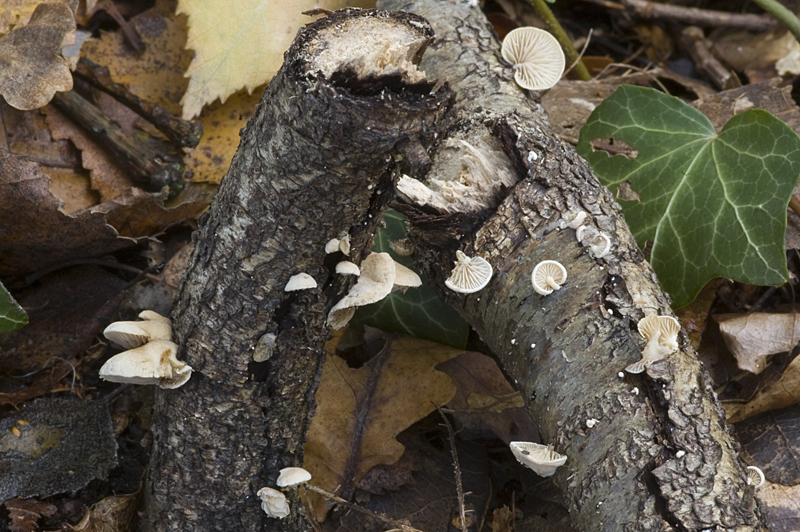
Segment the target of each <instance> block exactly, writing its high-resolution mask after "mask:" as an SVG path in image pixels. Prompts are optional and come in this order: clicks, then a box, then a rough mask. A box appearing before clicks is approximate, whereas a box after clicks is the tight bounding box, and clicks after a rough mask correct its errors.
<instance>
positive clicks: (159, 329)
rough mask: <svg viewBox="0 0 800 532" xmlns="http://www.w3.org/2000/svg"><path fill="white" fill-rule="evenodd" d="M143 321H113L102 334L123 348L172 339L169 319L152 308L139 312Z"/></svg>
mask: <svg viewBox="0 0 800 532" xmlns="http://www.w3.org/2000/svg"><path fill="white" fill-rule="evenodd" d="M139 317H140V318H141V319H142V320H144V321H115V322H114V323H112V324H110V325H109V326H108V327H106V329H105V330H104V331H103V336H105V337H106V338H108V339H109V340H111V341H112V342H114V343H115V344H118V345H121V346H122V347H124V348H125V349H133V348H134V347H139V346H140V345H144V344H146V343H147V342H149V341H151V340H167V341H169V340H172V327H171V326H170V321H169V319H168V318H165V317H164V316H162V315H161V314H158V313H156V312H153V311H152V310H144V311H142V312H141V313H139Z"/></svg>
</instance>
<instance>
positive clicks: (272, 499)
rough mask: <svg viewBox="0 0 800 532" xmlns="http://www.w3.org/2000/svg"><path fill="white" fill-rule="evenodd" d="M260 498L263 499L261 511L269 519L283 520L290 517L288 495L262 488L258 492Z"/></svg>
mask: <svg viewBox="0 0 800 532" xmlns="http://www.w3.org/2000/svg"><path fill="white" fill-rule="evenodd" d="M257 495H258V498H259V499H261V509H262V510H264V512H265V513H266V514H267V515H268V516H269V517H277V518H278V519H283V518H284V517H286V516H288V515H289V502H288V501H287V500H286V495H284V494H283V493H281V492H280V491H278V490H276V489H273V488H261V489H260V490H258V493H257Z"/></svg>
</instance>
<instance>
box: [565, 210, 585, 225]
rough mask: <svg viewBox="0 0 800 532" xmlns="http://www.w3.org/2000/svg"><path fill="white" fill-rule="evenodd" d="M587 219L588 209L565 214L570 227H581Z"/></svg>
mask: <svg viewBox="0 0 800 532" xmlns="http://www.w3.org/2000/svg"><path fill="white" fill-rule="evenodd" d="M585 220H586V211H578V212H569V213H567V214H565V215H564V222H566V224H567V227H569V228H570V229H577V228H579V227H580V226H581V225H582V224H583V222H584V221H585Z"/></svg>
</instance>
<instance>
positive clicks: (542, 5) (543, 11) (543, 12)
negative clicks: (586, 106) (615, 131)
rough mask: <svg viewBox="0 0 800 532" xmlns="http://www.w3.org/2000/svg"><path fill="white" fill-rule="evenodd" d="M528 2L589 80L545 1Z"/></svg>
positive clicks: (573, 48) (579, 76) (576, 66)
mask: <svg viewBox="0 0 800 532" xmlns="http://www.w3.org/2000/svg"><path fill="white" fill-rule="evenodd" d="M762 1H764V2H771V3H772V2H774V0H762ZM528 3H529V4H530V5H531V6H532V7H533V9H535V10H536V13H537V14H538V15H539V16H540V17H542V19H544V23H545V24H547V29H548V30H550V33H552V34H553V37H555V38H556V40H557V41H558V43H559V44H560V45H561V48H562V49H563V50H564V54H565V55H566V56H567V64H569V65H571V64H572V63H575V62H576V61H577V64H576V65H575V73H576V74H577V75H578V79H580V80H581V81H590V80H591V79H592V76H591V74H589V70H588V69H587V68H586V65H584V64H583V61H580V60H579V59H578V57H579V55H578V51H577V50H575V47H574V46H572V41H570V40H569V37H567V32H565V31H564V28H562V27H561V24H560V23H559V22H558V19H556V17H555V15H553V12H552V11H550V8H549V7H548V5H547V3H546V2H545V1H544V0H528ZM759 3H760V2H759ZM781 7H782V6H781ZM764 9H766V8H764ZM784 9H786V8H784ZM787 11H788V10H787ZM770 13H772V11H770ZM776 17H777V15H776ZM795 20H796V19H795Z"/></svg>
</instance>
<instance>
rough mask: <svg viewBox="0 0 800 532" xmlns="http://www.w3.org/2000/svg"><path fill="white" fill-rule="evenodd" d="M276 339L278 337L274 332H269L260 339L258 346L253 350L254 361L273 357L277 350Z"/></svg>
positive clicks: (262, 360)
mask: <svg viewBox="0 0 800 532" xmlns="http://www.w3.org/2000/svg"><path fill="white" fill-rule="evenodd" d="M275 340H277V337H276V336H275V335H274V334H272V333H267V334H265V335H263V336H262V337H261V338H259V339H258V343H257V344H256V348H255V350H254V351H253V362H264V361H266V360H269V359H270V358H271V357H272V353H273V352H274V351H275V345H276V343H275Z"/></svg>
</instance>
